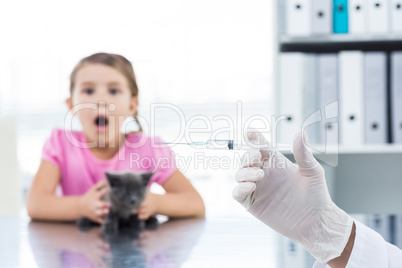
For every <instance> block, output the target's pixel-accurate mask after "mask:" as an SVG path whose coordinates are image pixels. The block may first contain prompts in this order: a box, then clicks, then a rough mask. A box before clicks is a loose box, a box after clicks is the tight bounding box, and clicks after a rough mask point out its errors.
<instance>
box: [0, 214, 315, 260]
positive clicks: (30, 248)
mask: <svg viewBox="0 0 402 268" xmlns="http://www.w3.org/2000/svg"><path fill="white" fill-rule="evenodd" d="M247 215H248V214H247ZM278 237H279V236H278V235H277V234H276V233H275V232H274V231H272V230H271V229H269V228H268V227H267V226H265V225H264V224H262V223H261V222H259V221H257V220H256V219H254V218H253V217H252V216H245V217H233V218H216V217H214V218H206V219H179V220H166V221H164V222H162V223H161V224H160V225H159V227H158V228H157V229H156V230H154V231H145V232H143V233H141V234H140V236H139V237H135V236H133V235H129V234H128V235H120V236H114V237H110V238H108V239H104V238H102V236H101V230H100V228H99V227H94V228H92V229H90V230H89V231H86V232H83V231H80V230H79V229H78V228H77V227H76V226H75V224H74V223H49V222H33V221H31V220H30V219H29V218H28V217H27V216H25V215H21V216H15V217H11V216H0V267H10V268H13V267H24V268H25V267H51V268H56V267H119V268H120V267H122V268H124V267H169V268H170V267H191V268H193V267H203V268H204V267H284V266H283V264H281V263H280V261H278V260H279V259H281V257H280V256H281V255H280V250H278ZM279 248H280V246H279ZM278 256H279V257H278ZM298 267H304V266H302V265H300V266H299V265H298ZM306 267H308V266H306ZM310 267H311V266H310Z"/></svg>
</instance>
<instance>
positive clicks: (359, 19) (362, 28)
mask: <svg viewBox="0 0 402 268" xmlns="http://www.w3.org/2000/svg"><path fill="white" fill-rule="evenodd" d="M348 5H349V9H348V10H349V14H348V16H349V33H351V34H364V33H366V32H367V15H368V6H367V0H349V1H348Z"/></svg>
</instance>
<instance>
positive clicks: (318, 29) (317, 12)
mask: <svg viewBox="0 0 402 268" xmlns="http://www.w3.org/2000/svg"><path fill="white" fill-rule="evenodd" d="M312 4H313V14H312V16H313V24H312V32H313V34H321V35H325V34H331V33H332V0H313V3H312Z"/></svg>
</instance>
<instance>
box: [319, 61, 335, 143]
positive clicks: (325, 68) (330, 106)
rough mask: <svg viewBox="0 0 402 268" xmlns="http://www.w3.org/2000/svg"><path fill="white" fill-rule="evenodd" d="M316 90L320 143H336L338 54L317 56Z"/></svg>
mask: <svg viewBox="0 0 402 268" xmlns="http://www.w3.org/2000/svg"><path fill="white" fill-rule="evenodd" d="M317 74H318V91H319V96H320V108H321V116H322V121H321V126H320V141H321V144H326V145H338V142H339V129H338V123H337V122H338V118H339V112H338V111H339V110H338V108H339V104H338V101H339V97H338V56H337V54H321V55H319V56H318V71H317Z"/></svg>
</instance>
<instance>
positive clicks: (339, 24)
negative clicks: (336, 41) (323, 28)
mask: <svg viewBox="0 0 402 268" xmlns="http://www.w3.org/2000/svg"><path fill="white" fill-rule="evenodd" d="M333 11H334V16H333V18H334V23H333V27H334V33H337V34H340V33H348V0H334V5H333Z"/></svg>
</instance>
